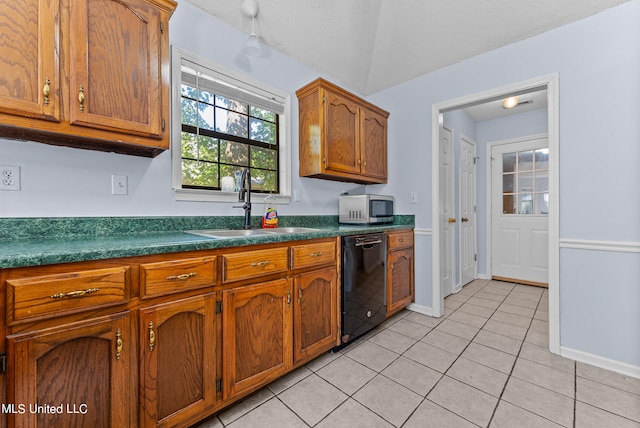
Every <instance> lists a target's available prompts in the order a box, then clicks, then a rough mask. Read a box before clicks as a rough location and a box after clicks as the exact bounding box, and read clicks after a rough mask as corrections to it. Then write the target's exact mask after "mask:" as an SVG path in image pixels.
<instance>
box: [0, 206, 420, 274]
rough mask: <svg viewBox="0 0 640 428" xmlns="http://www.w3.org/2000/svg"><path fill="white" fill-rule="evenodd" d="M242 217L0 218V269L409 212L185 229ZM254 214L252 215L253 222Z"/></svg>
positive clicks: (179, 247) (319, 231) (331, 231)
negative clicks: (233, 232) (216, 234)
mask: <svg viewBox="0 0 640 428" xmlns="http://www.w3.org/2000/svg"><path fill="white" fill-rule="evenodd" d="M242 221H243V217H78V218H0V268H12V267H23V266H40V265H48V264H55V263H69V262H77V261H86V260H102V259H109V258H116V257H128V256H139V255H149V254H162V253H172V252H181V251H190V250H204V249H213V248H225V247H237V246H245V245H252V244H265V243H271V242H286V241H293V240H301V239H314V238H324V237H330V236H345V235H356V234H360V233H371V232H382V231H388V230H393V229H407V228H412V227H413V226H414V216H412V215H409V216H402V215H396V216H395V221H394V223H392V224H385V225H378V226H359V225H340V224H338V218H337V216H288V217H280V221H279V224H280V226H281V227H287V226H296V227H306V228H313V229H316V230H315V231H312V232H304V233H287V234H268V235H260V236H249V237H235V238H218V239H216V238H207V237H204V236H199V235H193V234H190V233H187V232H185V231H187V230H203V229H228V228H240V227H241V226H242ZM259 222H260V217H256V218H252V224H254V225H255V226H256V227H259Z"/></svg>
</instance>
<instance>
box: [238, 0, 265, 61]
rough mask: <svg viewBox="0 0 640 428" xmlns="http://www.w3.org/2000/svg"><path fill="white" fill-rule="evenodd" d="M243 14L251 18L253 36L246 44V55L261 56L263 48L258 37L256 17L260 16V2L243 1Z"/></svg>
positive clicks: (254, 0) (252, 0) (244, 48)
mask: <svg viewBox="0 0 640 428" xmlns="http://www.w3.org/2000/svg"><path fill="white" fill-rule="evenodd" d="M242 13H243V14H244V16H246V17H247V18H251V35H249V37H248V38H247V40H245V42H244V47H243V50H244V53H246V54H247V55H249V56H259V55H260V52H261V51H262V48H261V47H260V39H259V38H258V36H256V17H257V16H258V2H257V1H256V0H243V2H242Z"/></svg>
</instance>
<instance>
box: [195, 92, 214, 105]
mask: <svg viewBox="0 0 640 428" xmlns="http://www.w3.org/2000/svg"><path fill="white" fill-rule="evenodd" d="M213 98H214V95H213V92H209V91H203V90H202V89H200V91H198V100H200V101H203V102H205V103H208V104H213Z"/></svg>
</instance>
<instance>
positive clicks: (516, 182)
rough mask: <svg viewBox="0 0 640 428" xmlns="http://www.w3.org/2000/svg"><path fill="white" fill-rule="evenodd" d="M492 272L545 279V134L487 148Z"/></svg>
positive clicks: (520, 279)
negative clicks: (489, 154)
mask: <svg viewBox="0 0 640 428" xmlns="http://www.w3.org/2000/svg"><path fill="white" fill-rule="evenodd" d="M491 195H492V196H491V207H492V208H491V260H492V262H491V270H492V276H493V277H494V278H499V279H507V280H514V281H517V282H523V283H528V284H535V285H547V284H548V282H549V255H548V251H549V245H548V241H549V221H548V217H549V150H548V141H547V139H546V138H539V139H535V140H528V141H520V142H517V143H507V144H500V145H495V146H493V147H492V149H491Z"/></svg>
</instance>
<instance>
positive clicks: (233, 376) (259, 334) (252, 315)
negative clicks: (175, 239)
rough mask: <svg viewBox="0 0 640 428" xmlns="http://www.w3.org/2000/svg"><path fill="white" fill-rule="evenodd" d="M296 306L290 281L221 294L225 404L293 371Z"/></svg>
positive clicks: (240, 288)
mask: <svg viewBox="0 0 640 428" xmlns="http://www.w3.org/2000/svg"><path fill="white" fill-rule="evenodd" d="M292 304H293V295H292V292H291V279H289V278H283V279H277V280H273V281H268V282H263V283H258V284H253V285H247V286H242V287H238V288H233V289H230V290H225V291H223V292H222V307H223V309H222V330H223V333H222V334H223V338H224V354H223V373H222V378H223V391H224V393H223V397H224V399H228V398H230V397H233V396H235V395H238V394H242V393H244V392H247V391H249V390H252V389H255V388H256V387H257V386H259V385H264V384H265V383H267V382H268V381H270V380H273V379H276V378H277V377H279V376H280V375H282V374H284V373H285V372H287V371H288V370H289V369H291V367H292V363H293V358H292V354H293V353H292V350H293V346H292V340H293V325H292V322H291V321H292V316H291V310H292Z"/></svg>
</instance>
